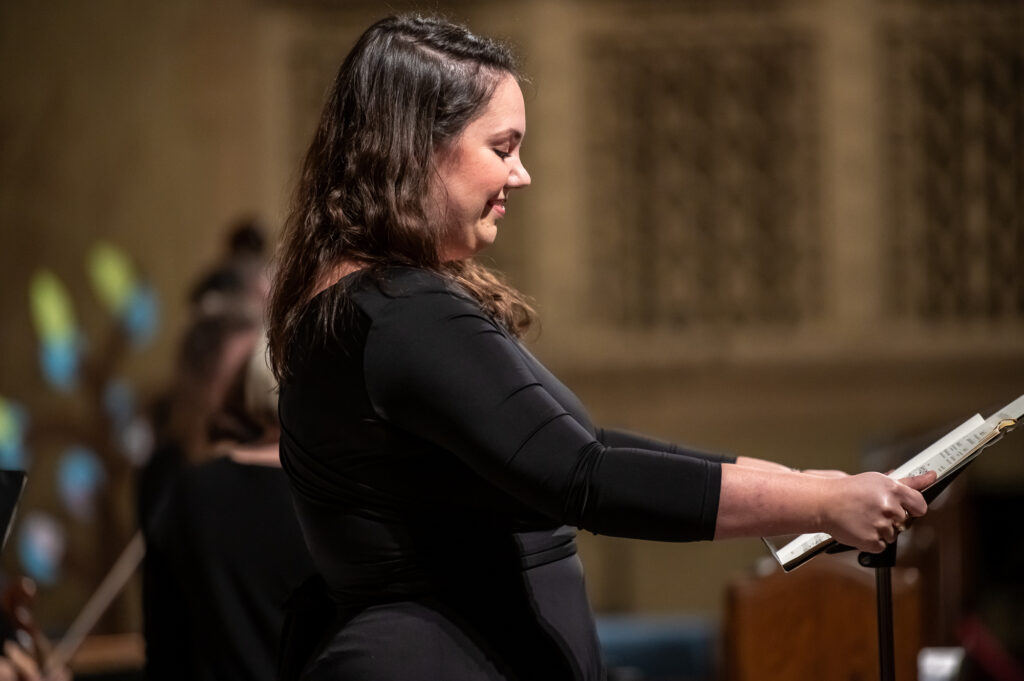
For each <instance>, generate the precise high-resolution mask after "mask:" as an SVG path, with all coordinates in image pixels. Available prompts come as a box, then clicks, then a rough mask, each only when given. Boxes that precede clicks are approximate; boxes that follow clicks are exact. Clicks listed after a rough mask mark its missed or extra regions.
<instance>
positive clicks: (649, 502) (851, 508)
mask: <svg viewBox="0 0 1024 681" xmlns="http://www.w3.org/2000/svg"><path fill="white" fill-rule="evenodd" d="M426 298H427V296H418V297H412V298H401V297H398V298H391V299H388V300H387V301H383V302H382V303H380V307H379V308H377V309H373V310H371V311H370V312H371V313H370V317H371V319H372V320H373V322H372V326H371V328H370V331H369V334H368V336H367V341H366V348H365V352H364V359H363V361H364V370H365V377H366V388H367V395H368V397H369V398H370V400H371V402H372V404H373V405H374V409H375V411H376V412H377V414H378V415H379V417H380V418H381V419H382V421H384V422H387V423H390V424H392V425H394V426H397V427H399V428H401V429H403V430H405V431H406V432H408V433H410V434H414V435H416V436H417V437H420V438H423V439H425V440H428V441H430V442H433V443H434V444H436V445H437V446H439V447H441V448H443V449H444V450H446V451H448V452H451V453H452V454H454V455H455V456H457V457H458V458H459V459H461V460H462V461H463V462H464V463H465V464H466V465H468V466H469V467H470V468H472V469H473V470H474V471H475V472H476V473H477V474H479V475H480V476H482V477H483V478H485V479H486V480H488V481H490V482H491V483H492V484H494V485H495V486H497V487H500V488H501V489H503V490H504V491H506V492H508V493H510V494H512V495H513V496H515V497H517V498H518V499H519V500H520V501H522V502H523V503H526V504H528V505H530V506H532V507H533V508H535V509H537V510H538V511H541V512H543V513H545V514H547V515H549V516H550V517H552V518H555V519H558V520H559V521H560V522H564V523H566V524H570V525H575V526H577V527H581V528H583V529H588V530H591V531H593V532H598V533H601V534H610V535H616V536H626V537H635V538H644V539H656V540H668V541H689V540H701V539H712V538H724V537H734V536H760V535H767V534H777V533H781V532H783V531H785V532H810V531H816V530H818V529H819V528H821V527H828V528H830V529H832V530H834V533H835V535H836V538H837V539H839V540H840V541H844V543H851V542H852V544H853V545H855V546H858V547H859V546H863V545H865V543H866V541H867V539H865V537H864V535H867V534H868V533H867V531H866V530H865V529H864V525H865V522H867V521H862V520H860V519H859V518H852V517H851V516H855V515H858V514H860V515H863V516H865V517H866V518H870V521H869V522H870V524H871V525H872V527H874V526H875V523H876V521H877V519H878V518H879V517H886V518H895V517H896V516H897V515H898V514H897V510H898V509H899V508H900V506H899V505H898V504H896V505H895V506H894V505H893V504H892V503H891V502H889V501H887V499H888V498H889V496H892V495H893V494H895V492H894V491H893V490H894V487H899V488H900V490H906V492H902V491H900V490H897V491H899V494H897V495H896V496H897V498H899V499H900V500H904V497H906V501H907V506H906V507H907V508H908V509H909V510H910V511H911V512H912V513H913V514H914V515H920V514H922V513H923V512H924V510H925V506H924V501H923V498H921V497H920V494H919V493H917V492H915V491H913V490H911V489H910V488H909V487H906V486H903V485H900V484H899V483H897V482H895V481H892V480H889V479H888V478H886V477H885V476H882V475H877V476H869V477H863V476H854V477H850V478H836V479H834V480H835V481H845V480H854V481H856V482H855V484H851V485H849V489H848V490H847V489H845V488H842V489H841V488H840V487H839V486H836V485H832V486H829V485H825V484H823V481H829V480H830V479H829V478H819V477H815V476H809V475H801V474H797V473H792V472H788V471H779V470H764V469H761V468H758V467H755V466H749V465H746V466H745V465H737V464H728V463H726V464H721V463H718V462H715V461H712V460H709V459H706V458H695V457H691V456H679V455H676V454H672V453H667V452H664V451H651V450H648V449H643V448H636V447H629V446H607V445H605V444H603V443H601V442H598V441H597V440H596V439H595V437H594V436H593V434H592V433H591V432H589V431H588V430H587V429H586V428H584V426H583V425H581V424H580V423H579V422H578V421H577V420H576V419H575V418H574V417H573V416H572V415H571V414H569V413H568V411H567V410H566V409H565V408H564V407H563V406H562V405H561V404H560V403H559V402H558V401H557V400H555V399H554V398H553V397H552V395H551V394H550V393H549V392H548V391H547V390H546V389H545V388H544V386H543V385H542V384H541V382H540V381H539V380H538V378H537V377H536V376H535V375H534V372H533V370H532V369H531V367H530V366H529V363H528V362H527V361H526V359H525V357H524V356H523V354H522V353H521V352H520V351H519V350H518V348H517V346H516V345H515V343H513V342H512V341H511V340H510V339H509V338H508V337H507V336H506V335H505V334H504V333H502V332H501V331H500V329H498V328H497V327H496V326H495V325H494V323H493V322H491V321H490V320H489V319H488V318H487V317H486V315H484V314H483V313H481V312H480V310H479V308H478V307H477V306H476V305H475V304H473V303H471V302H469V301H466V300H463V299H460V298H457V297H454V296H450V295H440V294H433V295H432V297H430V299H429V300H428V299H426ZM726 471H728V472H729V479H728V480H723V475H724V473H725V472H726ZM845 493H850V494H854V495H855V501H854V502H851V503H849V504H845V505H839V506H838V507H837V508H836V509H826V508H825V507H824V500H825V499H829V498H831V496H832V495H839V494H845ZM907 493H909V494H907ZM723 494H727V495H728V498H726V499H722V498H721V496H722V495H723ZM913 495H916V498H911V497H913ZM826 510H830V512H829V513H826ZM901 517H902V516H901ZM890 527H891V521H890ZM877 531H878V530H877V529H876V530H875V532H876V534H875V535H874V536H873V537H871V539H877V537H878V535H877Z"/></svg>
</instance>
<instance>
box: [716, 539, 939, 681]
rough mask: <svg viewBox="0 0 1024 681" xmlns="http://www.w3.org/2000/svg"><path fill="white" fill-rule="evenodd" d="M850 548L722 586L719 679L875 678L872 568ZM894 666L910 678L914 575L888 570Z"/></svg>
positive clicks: (915, 624) (915, 625)
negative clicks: (860, 562)
mask: <svg viewBox="0 0 1024 681" xmlns="http://www.w3.org/2000/svg"><path fill="white" fill-rule="evenodd" d="M856 559H857V555H856V553H855V552H851V553H847V554H840V555H835V556H823V557H820V558H818V559H817V560H814V561H811V562H809V563H807V564H806V565H804V566H803V567H801V568H799V569H798V570H795V571H793V572H790V573H785V572H783V571H782V570H781V568H778V567H774V564H773V571H772V572H771V573H769V574H766V575H764V576H748V577H742V578H738V579H736V580H733V582H732V583H730V585H729V586H728V588H727V590H726V604H725V612H724V621H723V639H722V650H721V654H722V656H723V658H722V670H723V679H724V680H725V681H792V680H793V679H816V680H821V681H831V680H834V681H868V680H869V679H876V678H877V677H878V668H879V659H878V656H879V650H878V632H877V628H878V627H877V621H876V620H877V611H876V585H875V571H874V570H872V569H868V568H864V567H861V566H860V565H858V564H857V560H856ZM892 597H893V632H894V642H895V646H894V650H895V655H894V658H895V671H896V677H897V678H898V679H906V680H907V681H910V680H912V679H916V678H917V652H918V650H919V649H920V647H921V614H920V613H921V607H920V605H921V604H920V578H919V573H918V571H917V570H916V569H914V568H900V567H896V568H892Z"/></svg>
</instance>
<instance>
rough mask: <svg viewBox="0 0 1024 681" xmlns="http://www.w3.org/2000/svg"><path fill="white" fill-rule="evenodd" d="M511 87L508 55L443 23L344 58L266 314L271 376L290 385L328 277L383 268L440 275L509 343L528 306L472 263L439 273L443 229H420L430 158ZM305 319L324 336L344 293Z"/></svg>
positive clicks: (384, 28) (417, 20)
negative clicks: (292, 361)
mask: <svg viewBox="0 0 1024 681" xmlns="http://www.w3.org/2000/svg"><path fill="white" fill-rule="evenodd" d="M505 74H511V75H514V76H518V73H517V66H516V61H515V58H514V56H513V55H512V53H511V51H510V50H509V49H508V48H507V47H505V46H503V45H501V44H499V43H497V42H495V41H493V40H490V39H488V38H484V37H481V36H477V35H474V34H473V33H471V32H469V30H467V29H466V28H464V27H462V26H458V25H455V24H452V23H450V22H448V21H446V20H443V19H438V18H434V17H424V16H418V15H406V16H392V17H388V18H386V19H382V20H380V21H378V22H377V23H375V24H373V25H372V26H371V27H370V28H369V29H367V30H366V32H365V33H363V35H362V36H361V37H360V38H359V40H358V41H357V42H356V44H355V46H354V47H353V48H352V50H351V51H350V52H349V54H348V56H347V57H346V58H345V60H344V62H342V64H341V68H340V69H339V70H338V75H337V77H336V78H335V81H334V85H333V87H332V88H331V90H330V93H329V95H328V97H327V101H326V103H325V105H324V109H323V113H322V114H321V117H320V124H319V126H318V128H317V130H316V134H315V135H314V137H313V141H312V143H311V144H310V147H309V151H308V152H307V154H306V159H305V163H304V166H303V171H302V176H301V179H300V180H299V184H298V187H297V190H296V193H295V198H294V201H293V205H292V209H291V213H290V215H289V217H288V220H287V222H286V224H285V229H284V234H283V237H282V242H281V246H280V249H279V252H278V257H277V269H276V276H275V279H274V283H273V287H272V290H271V295H270V304H269V310H268V339H269V347H270V358H271V366H272V367H273V369H274V373H275V375H276V376H277V378H278V380H284V378H285V377H286V374H287V370H286V365H287V364H288V362H287V359H288V343H289V340H290V339H291V338H292V337H293V336H294V331H295V328H296V326H297V325H298V323H299V321H300V318H301V316H302V315H303V314H304V308H305V304H306V303H307V302H308V301H309V300H310V298H312V296H313V295H314V294H315V293H316V291H317V288H318V287H319V286H321V285H322V283H323V280H324V278H325V277H326V276H327V275H328V274H329V273H330V272H331V270H332V268H334V267H335V266H337V265H338V264H339V263H341V262H342V261H353V262H356V263H358V264H360V265H361V266H363V267H364V268H365V269H366V271H367V272H368V273H371V274H372V273H373V272H375V271H379V270H380V269H382V268H383V267H386V266H389V265H407V266H413V267H420V268H427V269H432V270H435V271H438V272H441V273H443V274H445V275H447V276H449V277H451V278H452V279H453V280H455V281H457V282H458V283H459V284H461V285H462V286H463V287H464V288H465V289H466V290H468V291H469V293H470V294H471V295H473V296H474V297H475V298H476V299H477V300H478V301H479V302H480V304H481V306H483V307H484V309H486V310H487V311H488V312H490V313H491V314H492V315H493V316H494V317H495V318H496V319H497V320H498V321H499V322H500V323H502V324H503V325H504V326H505V327H506V328H507V329H508V330H509V331H511V332H512V333H514V334H517V335H518V334H520V333H522V332H523V331H524V330H525V329H526V328H527V327H528V326H529V324H530V322H531V320H532V318H533V310H532V309H531V308H530V306H529V303H528V302H527V301H526V299H525V298H524V297H523V295H522V294H520V293H519V292H518V291H516V290H515V289H513V288H511V287H509V286H508V285H506V284H504V283H503V282H502V281H501V280H500V279H499V278H498V277H497V276H496V275H495V274H494V273H492V272H490V271H489V270H487V268H485V267H483V266H482V265H480V264H478V263H476V262H474V261H472V260H464V261H452V262H442V260H441V238H442V234H441V227H440V226H439V225H436V224H431V221H430V220H429V219H428V216H427V212H426V207H425V205H424V200H425V197H427V196H429V194H430V187H431V181H432V178H433V175H434V173H435V169H434V157H435V153H437V152H438V151H440V150H444V149H445V148H446V147H447V146H448V145H450V144H451V143H453V142H454V141H455V139H456V138H457V137H458V136H459V134H460V133H461V132H462V131H463V130H464V129H465V128H466V126H467V125H468V124H469V123H470V122H471V121H472V120H473V119H474V118H475V117H476V116H477V115H479V114H480V112H481V111H482V109H483V108H484V107H485V106H486V104H487V102H488V101H489V99H490V97H491V95H492V94H493V92H494V90H495V88H496V87H497V84H498V82H499V80H500V79H501V77H502V76H503V75H505ZM324 296H326V300H324V301H322V304H320V305H319V306H318V308H317V310H316V311H315V312H314V313H315V314H317V315H318V319H317V322H318V326H319V328H320V329H321V330H322V331H323V332H324V333H328V332H329V329H330V320H331V318H332V317H333V315H334V314H335V313H336V312H337V311H338V310H339V309H340V306H341V305H343V304H344V296H345V290H344V288H343V287H333V288H331V289H329V290H328V291H326V292H325V293H324Z"/></svg>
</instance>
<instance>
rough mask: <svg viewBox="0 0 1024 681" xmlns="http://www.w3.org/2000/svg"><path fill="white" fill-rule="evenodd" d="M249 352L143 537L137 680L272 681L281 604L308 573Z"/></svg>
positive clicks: (262, 375) (264, 392)
mask: <svg viewBox="0 0 1024 681" xmlns="http://www.w3.org/2000/svg"><path fill="white" fill-rule="evenodd" d="M265 347H266V346H265V344H263V343H261V342H258V343H257V344H256V347H255V348H254V349H252V350H251V352H250V353H249V355H248V361H247V362H245V364H244V366H243V367H242V369H241V370H239V371H238V373H237V375H236V377H235V379H234V380H233V381H232V383H231V385H230V386H229V387H228V390H227V392H226V396H225V398H224V402H223V404H222V405H220V408H219V409H218V410H217V411H216V412H215V413H214V414H213V415H212V416H211V418H210V419H209V430H210V437H211V441H213V442H215V443H217V444H216V445H215V446H214V447H213V450H212V452H211V456H212V457H213V458H210V459H209V460H207V461H205V462H203V463H199V464H195V465H192V466H189V467H187V468H185V469H184V470H182V471H181V472H180V473H179V474H178V475H177V476H176V477H175V479H174V481H173V483H172V484H171V485H170V487H169V489H168V490H167V492H166V494H164V495H163V496H162V498H161V500H160V501H159V502H158V503H157V504H156V505H155V507H154V509H153V511H152V515H151V519H150V522H149V524H148V528H147V532H146V543H147V549H146V570H145V572H144V585H143V586H144V594H145V599H144V602H143V607H144V611H145V612H144V615H145V617H144V623H145V637H146V655H147V659H146V677H147V678H148V679H174V680H175V681H178V680H179V679H183V678H184V679H211V680H212V679H251V680H253V681H263V680H266V681H271V679H274V678H276V671H277V665H278V654H279V647H280V645H279V641H280V639H281V637H282V629H283V627H284V622H285V601H286V600H287V599H288V597H289V596H290V595H291V593H292V592H293V591H294V590H295V588H296V587H298V586H299V585H300V584H301V583H303V582H304V581H305V580H306V579H307V578H309V577H310V576H312V575H313V574H314V570H313V567H312V561H311V560H310V558H309V553H308V551H307V550H306V547H305V544H304V542H303V539H302V533H301V530H300V528H299V525H298V521H297V520H296V517H295V510H294V507H293V505H292V499H291V494H290V492H289V488H288V481H287V478H286V477H285V474H284V472H283V471H282V470H281V468H280V459H279V455H278V442H277V438H278V433H279V427H278V422H277V410H276V406H277V398H276V391H275V387H274V381H273V377H272V376H271V375H270V373H269V369H268V367H267V365H266V360H265V357H264V348H265Z"/></svg>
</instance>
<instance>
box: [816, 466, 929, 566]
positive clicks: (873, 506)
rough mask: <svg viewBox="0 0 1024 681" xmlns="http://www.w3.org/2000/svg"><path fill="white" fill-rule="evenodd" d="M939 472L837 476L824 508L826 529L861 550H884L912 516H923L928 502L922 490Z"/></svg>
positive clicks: (872, 551) (832, 482) (833, 479)
mask: <svg viewBox="0 0 1024 681" xmlns="http://www.w3.org/2000/svg"><path fill="white" fill-rule="evenodd" d="M935 477H936V476H935V473H934V472H929V473H925V474H924V475H917V476H914V477H912V478H904V479H902V480H893V479H892V478H890V477H888V476H886V475H883V474H882V473H861V474H860V475H850V476H843V477H833V478H830V479H829V480H828V483H827V484H828V485H830V486H831V487H832V488H833V489H832V490H831V491H832V493H830V494H829V497H828V498H829V499H830V502H829V504H828V506H827V507H826V508H825V509H824V515H825V522H824V525H825V529H824V531H825V532H828V533H829V534H831V535H832V537H833V538H835V539H836V541H838V542H840V543H842V544H847V545H849V546H852V547H854V548H856V549H859V550H861V551H868V552H870V553H880V552H882V551H884V550H885V546H886V544H889V543H891V542H893V541H894V540H895V539H896V534H897V531H898V529H903V528H904V527H905V526H906V523H907V522H908V521H909V519H910V518H916V517H920V516H923V515H924V514H925V513H927V511H928V504H927V503H926V502H925V500H924V497H923V496H922V495H921V492H920V491H919V490H921V489H924V488H925V487H927V486H928V485H930V484H932V483H933V482H935Z"/></svg>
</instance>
